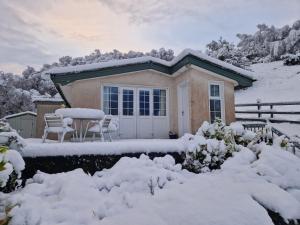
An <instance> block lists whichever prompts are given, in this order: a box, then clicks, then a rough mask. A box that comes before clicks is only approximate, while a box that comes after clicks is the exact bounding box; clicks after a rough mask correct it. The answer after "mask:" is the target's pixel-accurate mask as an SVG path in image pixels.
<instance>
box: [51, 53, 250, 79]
mask: <svg viewBox="0 0 300 225" xmlns="http://www.w3.org/2000/svg"><path fill="white" fill-rule="evenodd" d="M187 55H193V56H196V57H197V58H199V59H202V60H205V61H208V62H210V63H213V64H215V65H217V66H220V67H222V68H224V69H229V70H231V71H234V72H236V73H238V74H241V75H243V76H247V77H249V78H252V77H253V73H252V72H251V71H247V70H244V69H242V68H239V67H236V66H233V65H231V64H229V63H226V62H223V61H221V60H218V59H215V58H212V57H210V56H208V55H206V54H203V53H202V52H200V51H196V50H192V49H185V50H183V51H182V52H181V53H180V54H179V55H178V56H177V57H175V58H174V59H173V60H172V61H166V60H162V59H159V58H155V57H152V56H143V57H138V58H131V59H121V60H111V61H108V62H100V63H92V64H85V65H76V66H67V67H56V68H52V69H50V70H48V71H47V73H49V74H57V75H58V74H66V73H80V72H84V71H93V70H98V69H102V68H108V67H118V66H124V65H130V64H139V63H145V62H154V63H158V64H161V65H164V66H167V67H171V66H174V65H175V64H176V63H178V62H179V61H180V60H182V59H183V58H184V57H185V56H187Z"/></svg>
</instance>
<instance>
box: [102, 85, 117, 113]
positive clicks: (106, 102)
mask: <svg viewBox="0 0 300 225" xmlns="http://www.w3.org/2000/svg"><path fill="white" fill-rule="evenodd" d="M103 95H104V98H103V110H104V113H105V114H111V115H118V101H119V99H118V87H109V86H105V87H104V88H103Z"/></svg>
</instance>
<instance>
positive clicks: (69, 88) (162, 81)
mask: <svg viewBox="0 0 300 225" xmlns="http://www.w3.org/2000/svg"><path fill="white" fill-rule="evenodd" d="M182 81H187V82H188V92H189V99H187V101H189V117H190V121H189V125H190V128H191V132H193V133H194V132H196V131H197V129H198V128H199V127H200V126H201V124H202V123H203V121H205V120H207V121H209V101H208V99H209V96H208V84H209V82H210V81H222V82H224V101H225V119H226V123H230V122H232V121H234V119H235V118H234V117H235V116H234V83H233V81H230V80H228V79H225V78H224V79H222V77H221V76H213V75H212V74H209V73H208V72H206V71H203V70H196V69H194V68H189V69H186V70H185V71H184V72H182V73H181V74H180V75H178V76H175V77H172V76H167V75H165V74H161V73H158V72H156V71H151V70H146V71H140V72H136V73H128V74H122V75H114V76H107V77H98V78H93V79H87V80H79V81H75V82H73V83H70V84H68V85H66V86H62V87H61V89H62V90H63V92H64V94H65V97H66V98H67V100H68V101H69V103H70V104H71V106H72V107H88V108H97V109H98V108H101V100H102V99H101V95H100V93H101V88H102V86H103V85H105V84H116V85H125V86H138V87H140V86H142V87H160V88H168V90H169V115H170V116H169V118H170V130H171V131H175V132H178V110H177V109H178V100H177V86H178V84H179V83H181V82H182Z"/></svg>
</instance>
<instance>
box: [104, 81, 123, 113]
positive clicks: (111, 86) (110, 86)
mask: <svg viewBox="0 0 300 225" xmlns="http://www.w3.org/2000/svg"><path fill="white" fill-rule="evenodd" d="M105 87H109V88H113V87H115V88H118V92H117V93H118V114H117V115H112V116H119V115H120V87H119V86H117V85H103V86H102V87H101V99H102V101H101V102H102V104H101V108H102V110H103V111H104V88H105Z"/></svg>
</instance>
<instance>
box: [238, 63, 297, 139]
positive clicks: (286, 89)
mask: <svg viewBox="0 0 300 225" xmlns="http://www.w3.org/2000/svg"><path fill="white" fill-rule="evenodd" d="M251 69H252V70H253V71H254V74H255V75H254V77H255V78H256V79H257V81H256V82H254V83H253V86H252V87H250V88H247V89H245V90H239V91H236V93H235V101H236V103H256V101H257V99H260V101H261V102H288V101H299V102H300V88H299V87H300V65H295V66H284V65H283V62H282V61H277V62H272V63H258V64H254V65H252V66H251ZM236 109H238V110H257V107H237V108H236ZM261 109H262V110H269V109H270V107H269V106H264V107H262V108H261ZM273 110H278V111H300V106H299V105H298V106H274V108H273ZM237 117H252V118H253V117H255V118H257V114H249V115H247V114H237ZM262 117H263V118H269V117H270V115H268V114H263V115H262ZM274 118H281V119H288V120H299V121H300V115H274ZM273 125H274V126H275V127H276V128H278V130H280V131H281V132H283V133H285V134H287V135H289V136H294V135H298V136H300V125H295V124H289V125H287V124H276V125H275V124H272V126H273Z"/></svg>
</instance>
